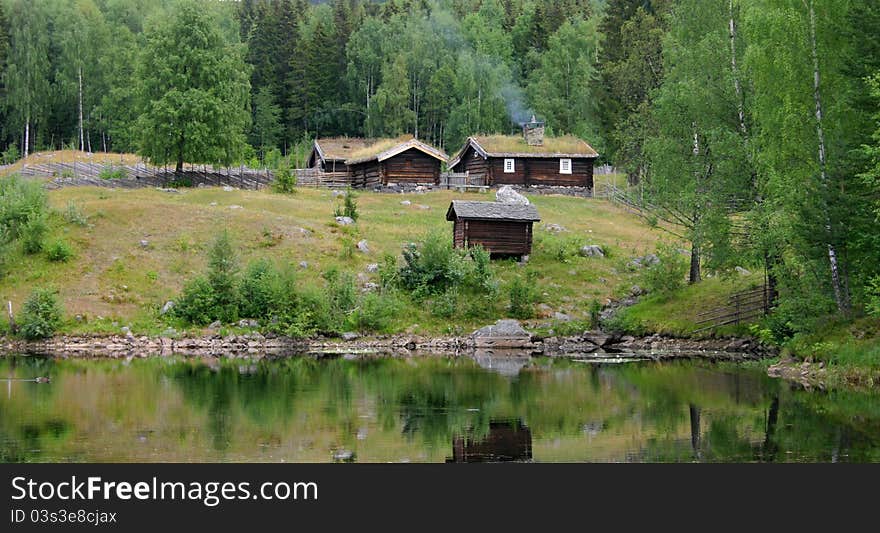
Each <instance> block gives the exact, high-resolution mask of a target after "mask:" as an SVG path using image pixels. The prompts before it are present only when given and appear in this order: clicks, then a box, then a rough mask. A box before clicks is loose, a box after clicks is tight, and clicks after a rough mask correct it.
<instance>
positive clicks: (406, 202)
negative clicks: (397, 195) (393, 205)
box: [400, 200, 412, 205]
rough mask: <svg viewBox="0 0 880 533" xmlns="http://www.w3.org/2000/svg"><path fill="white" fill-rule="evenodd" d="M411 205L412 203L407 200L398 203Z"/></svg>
mask: <svg viewBox="0 0 880 533" xmlns="http://www.w3.org/2000/svg"><path fill="white" fill-rule="evenodd" d="M411 204H412V202H410V201H409V200H403V201H402V202H400V205H411Z"/></svg>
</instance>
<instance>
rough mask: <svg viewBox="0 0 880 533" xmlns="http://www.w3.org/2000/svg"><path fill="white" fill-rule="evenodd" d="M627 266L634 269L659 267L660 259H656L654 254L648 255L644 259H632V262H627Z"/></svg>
mask: <svg viewBox="0 0 880 533" xmlns="http://www.w3.org/2000/svg"><path fill="white" fill-rule="evenodd" d="M629 264H630V265H632V266H634V267H636V268H642V267H646V266H651V265H659V264H660V258H659V257H657V256H656V255H655V254H648V255H646V256H645V257H634V258H633V260H632V261H630V262H629Z"/></svg>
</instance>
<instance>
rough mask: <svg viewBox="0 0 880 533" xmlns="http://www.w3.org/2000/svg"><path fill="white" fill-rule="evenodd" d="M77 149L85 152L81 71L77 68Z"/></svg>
mask: <svg viewBox="0 0 880 533" xmlns="http://www.w3.org/2000/svg"><path fill="white" fill-rule="evenodd" d="M79 149H80V151H81V152H85V150H86V143H85V139H84V137H83V71H82V67H80V68H79Z"/></svg>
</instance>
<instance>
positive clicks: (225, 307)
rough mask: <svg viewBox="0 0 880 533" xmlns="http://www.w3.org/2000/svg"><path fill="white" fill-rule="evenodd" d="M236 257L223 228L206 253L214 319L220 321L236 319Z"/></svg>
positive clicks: (237, 304)
mask: <svg viewBox="0 0 880 533" xmlns="http://www.w3.org/2000/svg"><path fill="white" fill-rule="evenodd" d="M237 275H238V257H237V256H236V254H235V250H233V248H232V241H231V240H230V238H229V232H227V231H226V230H223V233H221V234H220V235H219V236H218V237H217V239H216V240H215V241H214V244H213V245H212V246H211V251H210V252H209V254H208V282H210V284H211V289H212V290H213V293H214V305H215V306H216V307H217V309H216V314H215V316H216V319H217V320H220V321H221V322H234V321H235V320H238V306H239V300H238V290H237V289H238V282H237V279H236V276H237Z"/></svg>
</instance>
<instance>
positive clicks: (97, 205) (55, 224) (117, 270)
mask: <svg viewBox="0 0 880 533" xmlns="http://www.w3.org/2000/svg"><path fill="white" fill-rule="evenodd" d="M49 198H50V203H51V205H52V207H53V208H54V211H55V214H53V216H52V217H51V218H50V227H51V232H50V236H49V237H48V238H47V242H52V241H55V240H59V239H63V240H65V241H67V242H68V243H70V244H71V245H72V248H73V250H74V254H75V256H74V258H73V259H72V260H71V261H69V262H67V263H52V262H50V261H48V259H47V258H46V257H45V254H41V255H36V256H26V255H24V254H23V252H22V251H21V250H19V249H17V248H13V250H12V257H11V258H10V261H9V265H8V270H9V272H8V275H7V276H6V277H5V278H4V279H3V280H2V281H0V299H2V301H6V300H12V301H13V302H14V304H15V305H16V306H20V305H21V302H22V301H23V300H24V299H25V298H26V296H27V294H28V292H29V291H30V290H31V289H32V288H33V287H35V286H45V285H48V286H52V287H55V288H57V289H58V290H59V293H60V296H61V299H62V301H63V303H64V306H65V309H66V312H67V314H68V315H69V316H71V317H73V316H75V315H81V316H82V317H84V319H85V320H84V321H83V322H79V323H76V322H71V324H70V325H69V326H68V329H72V330H78V331H83V330H85V331H103V330H107V331H113V330H116V329H117V328H118V325H122V324H124V325H131V327H132V328H133V330H134V331H135V332H138V331H143V332H154V331H161V329H162V328H164V324H163V323H162V322H161V321H160V320H159V319H158V318H157V315H156V312H157V309H158V308H159V307H161V305H162V304H163V303H164V302H165V301H166V300H169V299H173V298H174V297H175V296H176V295H177V294H178V293H179V291H180V289H181V287H182V285H183V283H184V281H185V280H187V279H189V278H191V277H193V276H194V275H196V274H197V273H199V272H201V271H202V270H203V268H204V266H205V263H206V251H207V248H208V246H209V244H210V242H211V241H212V239H213V238H214V237H215V236H216V235H217V233H218V232H219V231H220V230H222V229H223V228H226V229H228V230H229V232H230V234H231V236H232V238H233V240H234V242H235V244H236V246H237V248H238V249H239V252H240V256H241V259H242V263H243V264H246V263H247V262H248V261H249V260H252V259H255V258H258V257H268V258H271V259H273V260H275V261H277V262H282V263H289V264H293V265H298V264H299V263H300V262H301V261H306V262H307V263H308V267H307V268H304V269H301V271H300V276H299V282H300V283H301V284H305V285H309V284H311V285H320V284H321V283H322V280H321V278H320V275H321V273H322V272H323V271H324V270H326V269H328V268H330V267H334V266H335V267H338V268H340V269H342V270H347V271H350V272H356V273H362V276H361V280H360V281H361V282H367V281H371V279H370V278H373V277H375V274H366V273H365V271H366V266H367V265H368V264H369V263H378V262H380V261H381V259H382V257H383V255H384V254H393V255H399V254H400V251H401V248H402V246H403V245H404V244H405V243H408V242H411V241H416V240H418V239H419V238H420V237H421V236H423V235H424V234H426V233H427V232H428V231H430V230H438V231H442V232H450V231H451V224H450V223H448V222H446V220H445V212H446V208H447V207H448V205H449V202H450V201H451V200H452V199H454V198H469V199H476V198H480V199H486V200H488V199H492V197H491V196H490V195H477V194H473V193H471V194H462V193H454V192H433V193H428V194H411V195H388V194H374V193H364V194H362V195H360V197H359V210H360V213H361V217H360V220H359V222H358V223H357V224H356V225H354V226H348V227H341V226H339V225H337V224H336V222H335V220H334V218H333V211H334V208H335V207H336V205H337V204H338V203H339V202H338V200H336V199H335V198H334V196H333V193H332V191H328V190H312V189H300V190H298V191H297V193H296V194H295V195H292V196H285V195H279V194H273V193H269V192H253V191H239V190H234V191H229V192H227V191H224V190H223V189H218V188H206V189H184V190H181V191H180V192H179V193H169V192H162V191H159V190H154V189H141V190H110V189H96V188H68V189H63V190H58V191H53V192H51V193H50V195H49ZM403 200H409V201H411V202H412V203H411V205H402V204H401V201H403ZM532 200H533V202H534V203H535V204H536V206H537V207H538V209H539V211H540V213H541V216H542V218H543V220H542V221H541V222H540V223H538V224H537V225H536V228H535V248H534V253H533V255H532V258H531V261H530V262H529V264H528V265H527V266H525V267H523V266H518V265H517V264H516V263H514V262H513V261H501V262H495V266H496V269H497V272H498V276H499V278H500V279H501V282H502V285H503V284H504V283H505V282H506V281H507V280H509V279H511V278H512V277H514V276H521V275H524V274H525V273H526V272H535V274H534V275H535V276H537V277H536V281H535V284H536V286H537V288H538V291H539V293H540V295H541V299H542V300H543V301H544V302H545V303H546V304H547V306H549V307H550V308H551V309H552V311H559V312H563V313H566V314H569V315H571V316H572V317H574V318H582V317H584V316H586V314H587V309H588V306H589V304H590V303H591V302H592V301H593V300H594V299H595V300H598V301H599V302H600V303H604V302H605V301H607V299H608V298H610V297H611V296H612V295H613V293H614V291H615V290H622V289H623V288H626V287H628V286H629V285H628V283H629V279H628V277H629V276H631V274H630V273H628V272H627V271H626V268H625V265H626V263H627V262H628V260H629V259H630V258H631V257H633V256H637V255H644V254H645V253H648V252H651V251H653V249H654V247H655V243H656V241H657V240H658V239H659V238H662V235H661V234H660V233H659V232H657V231H655V230H653V229H651V228H649V227H647V226H646V225H644V224H643V223H642V222H641V221H640V220H639V219H638V218H637V217H634V216H632V215H629V214H627V213H625V212H623V211H621V210H619V209H618V208H616V207H614V206H612V205H610V204H608V203H607V202H604V201H602V200H592V199H582V198H573V197H564V196H537V195H536V196H533V197H532ZM69 206H74V207H75V210H77V211H79V212H80V213H82V214H83V215H85V217H86V218H87V220H88V223H87V225H85V226H82V225H77V224H73V223H70V222H68V221H66V220H65V218H64V217H63V216H62V215H61V213H62V212H64V211H66V210H67V209H68V208H69ZM545 224H559V225H562V226H564V227H565V228H566V229H567V231H564V232H560V233H552V232H550V231H548V230H546V229H545ZM361 239H366V240H367V243H368V246H369V248H370V252H369V253H368V254H364V253H362V252H359V251H357V250H356V249H355V248H354V247H355V244H356V243H357V242H358V241H359V240H361ZM141 241H145V243H146V244H145V245H144V244H142V242H141ZM584 244H600V245H602V246H603V247H604V248H605V249H606V251H607V252H608V257H606V258H601V259H598V258H581V257H578V256H577V254H576V250H577V248H578V247H579V246H580V245H584ZM365 276H369V277H365ZM504 298H505V295H504V294H503V292H502V294H501V295H500V296H499V300H503V299H504ZM407 305H409V306H410V308H409V309H407V310H405V311H406V312H404V313H401V316H404V317H406V319H405V320H404V319H402V318H401V319H399V320H398V321H397V323H396V324H395V329H396V330H400V331H403V330H407V329H410V330H412V331H418V332H423V333H442V332H452V331H458V330H462V331H467V330H469V329H470V328H472V327H475V326H478V325H481V324H480V322H484V321H473V322H469V321H467V320H460V321H458V320H457V321H455V322H456V324H455V326H457V328H456V327H455V326H453V325H451V324H450V322H452V321H450V320H439V319H437V318H434V317H433V316H432V315H431V313H430V312H429V311H428V310H427V309H425V306H424V305H416V304H411V303H410V304H407ZM503 308H504V302H501V301H499V313H501V314H502V315H503ZM543 314H544V315H547V314H548V310H547V308H546V307H545V308H543ZM99 317H100V318H99ZM114 322H116V323H117V326H113V325H112V324H113V323H114Z"/></svg>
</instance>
